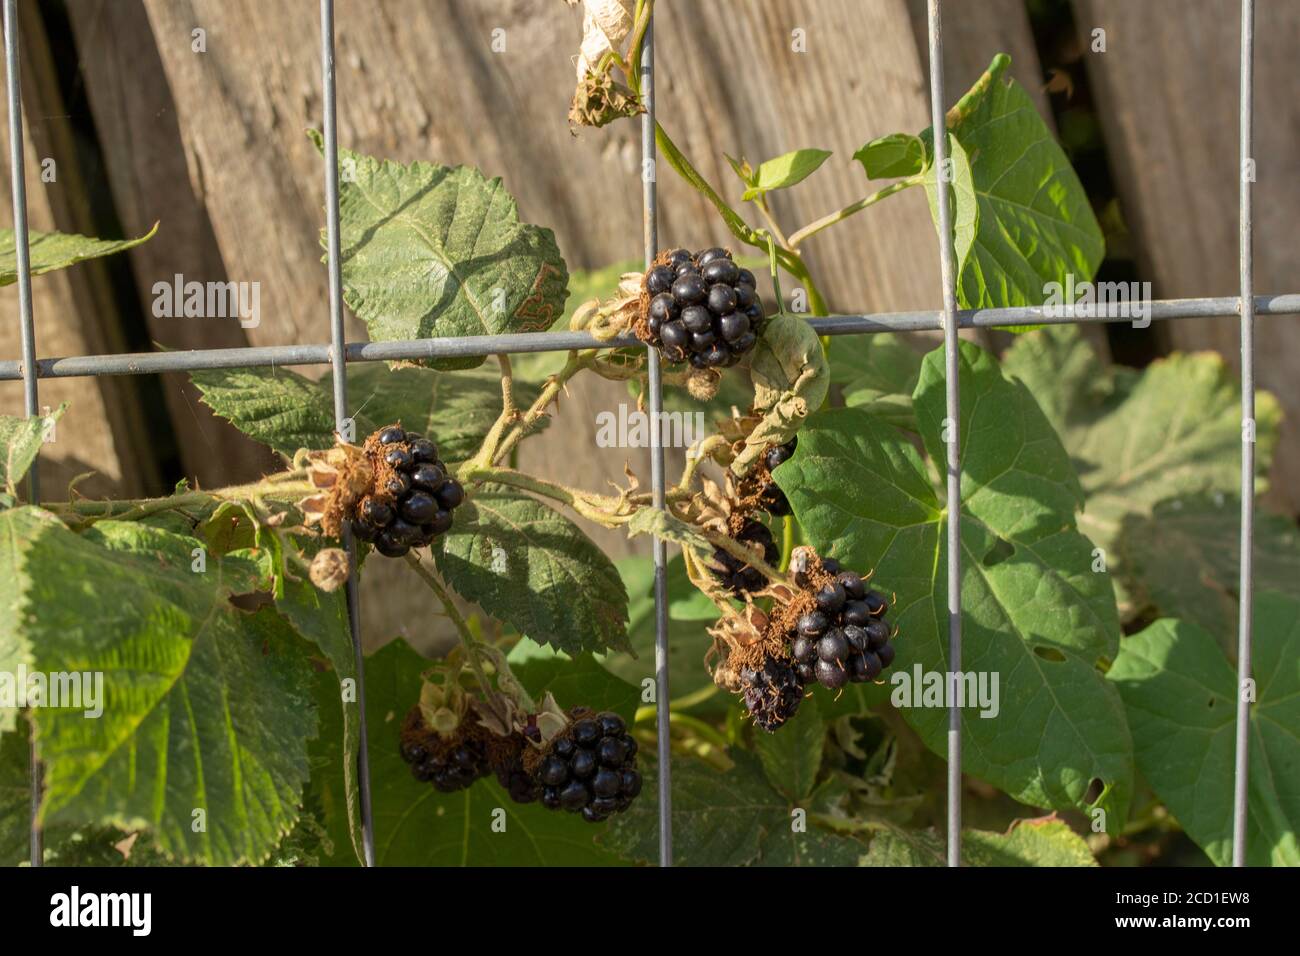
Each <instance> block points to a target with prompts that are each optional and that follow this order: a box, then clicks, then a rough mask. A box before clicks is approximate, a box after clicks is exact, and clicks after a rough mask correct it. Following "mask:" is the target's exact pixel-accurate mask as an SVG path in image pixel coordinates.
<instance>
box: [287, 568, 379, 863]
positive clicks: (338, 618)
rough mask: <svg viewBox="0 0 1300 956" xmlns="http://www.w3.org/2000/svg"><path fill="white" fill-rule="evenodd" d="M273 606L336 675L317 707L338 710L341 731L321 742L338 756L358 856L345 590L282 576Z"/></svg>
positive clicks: (356, 714)
mask: <svg viewBox="0 0 1300 956" xmlns="http://www.w3.org/2000/svg"><path fill="white" fill-rule="evenodd" d="M275 607H276V610H278V611H279V612H280V613H281V614H282V615H283V616H284V618H285V620H287V621H288V622H289V623H290V624H292V625H293V627H294V629H295V630H297V632H298V633H299V634H301V635H302V636H303V637H305V638H306V639H307V640H309V641H311V642H312V643H313V644H315V645H316V647H317V648H318V649H319V650H320V652H321V653H322V654H324V655H325V657H326V659H327V660H328V661H329V662H330V669H331V671H332V673H333V674H334V676H335V678H336V679H337V683H336V685H335V694H334V699H333V700H332V701H328V700H322V701H321V706H322V707H326V706H328V707H330V708H332V709H335V710H337V711H338V712H339V714H340V730H341V733H340V734H339V735H337V736H335V737H333V738H330V739H324V740H322V741H321V743H320V747H321V748H322V749H325V748H337V754H338V757H339V759H338V762H337V764H336V767H337V768H338V771H339V773H340V774H341V775H342V778H343V797H344V810H345V812H346V814H347V819H348V820H349V822H350V826H349V828H348V835H349V836H350V837H351V838H352V848H353V850H354V851H355V852H356V854H357V858H358V859H362V858H363V849H362V833H361V803H360V782H359V780H358V777H357V754H358V751H359V749H360V745H361V729H360V719H361V714H360V709H359V705H358V703H357V687H356V678H357V665H356V655H355V653H354V651H353V647H352V633H351V631H350V629H349V627H348V606H347V595H346V592H345V591H344V590H343V589H342V588H340V589H338V590H336V591H334V592H332V593H328V594H327V593H326V592H324V591H322V590H321V589H320V588H318V587H316V586H315V585H314V584H312V583H311V582H310V581H309V580H307V579H306V578H298V579H297V580H286V581H285V582H284V589H283V593H282V594H281V595H280V596H278V597H277V598H276V601H275Z"/></svg>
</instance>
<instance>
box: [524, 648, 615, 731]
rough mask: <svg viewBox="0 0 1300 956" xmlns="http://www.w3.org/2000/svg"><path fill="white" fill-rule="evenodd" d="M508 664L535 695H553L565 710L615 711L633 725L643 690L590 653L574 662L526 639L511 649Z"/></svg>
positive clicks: (571, 658) (572, 659) (580, 656)
mask: <svg viewBox="0 0 1300 956" xmlns="http://www.w3.org/2000/svg"><path fill="white" fill-rule="evenodd" d="M509 662H510V670H511V672H512V673H513V674H514V675H515V677H517V678H518V679H519V682H520V683H521V684H523V685H524V687H525V688H526V689H527V690H528V692H529V693H530V694H533V695H534V696H539V695H541V694H543V693H550V694H553V695H554V696H555V700H556V701H557V702H558V703H559V705H560V706H561V707H563V708H564V709H565V710H568V709H569V708H571V707H577V706H583V707H590V708H591V709H592V710H595V711H602V710H612V711H614V712H615V713H617V714H619V715H620V716H621V717H622V718H623V719H624V720H626V721H627V722H628V723H629V724H631V723H632V718H633V717H634V716H635V714H636V708H637V704H638V702H639V701H640V697H641V691H640V688H638V687H634V686H633V685H632V684H629V683H628V682H627V681H625V680H621V679H620V678H618V677H616V676H615V675H613V674H611V673H610V672H609V671H608V670H606V669H605V668H603V667H601V666H600V664H599V663H598V662H597V661H596V658H595V657H593V656H592V655H591V654H579V655H578V656H577V658H576V659H575V658H573V657H570V656H569V655H568V654H563V653H561V652H559V651H557V650H555V649H554V648H552V647H546V646H544V645H541V644H538V643H537V642H536V641H531V640H529V639H528V638H526V637H525V638H524V639H522V640H521V641H520V642H519V643H518V644H516V645H515V646H514V647H513V648H511V649H510V655H509Z"/></svg>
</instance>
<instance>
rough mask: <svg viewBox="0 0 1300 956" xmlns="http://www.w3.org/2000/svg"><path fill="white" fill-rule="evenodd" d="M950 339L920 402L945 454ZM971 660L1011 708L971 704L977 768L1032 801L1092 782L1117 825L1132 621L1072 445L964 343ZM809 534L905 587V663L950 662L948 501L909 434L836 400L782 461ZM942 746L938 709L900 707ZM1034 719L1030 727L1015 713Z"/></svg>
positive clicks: (1080, 796)
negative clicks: (1122, 658) (1078, 513)
mask: <svg viewBox="0 0 1300 956" xmlns="http://www.w3.org/2000/svg"><path fill="white" fill-rule="evenodd" d="M942 374H943V373H942V354H941V351H936V352H933V353H931V354H930V355H929V356H927V358H926V360H925V363H924V365H923V367H922V371H921V375H920V379H919V383H918V386H917V391H916V395H915V408H916V415H917V421H918V425H919V427H920V430H921V434H922V436H923V438H924V440H925V444H926V447H927V449H928V450H929V452H930V454H931V457H932V458H933V457H936V456H938V457H939V460H940V461H942V460H943V458H942V456H943V455H944V453H945V452H944V448H945V446H944V444H943V440H942V429H943V418H944V415H945V409H944V405H945V396H944V388H943V378H942ZM960 374H961V403H962V421H961V425H960V435H961V439H962V444H963V448H966V449H969V451H968V452H966V453H965V454H964V455H963V459H962V467H963V476H962V493H963V516H962V547H963V552H964V553H963V556H962V568H963V574H962V606H963V648H964V653H963V668H964V669H965V670H967V671H973V672H985V673H986V674H988V675H990V679H991V675H993V674H996V675H998V677H999V698H1000V699H999V708H1000V709H999V712H998V716H997V717H996V718H995V719H982V718H980V717H979V716H978V711H977V709H975V708H973V707H972V708H969V709H968V710H967V711H966V717H965V719H964V721H963V731H964V732H963V739H964V740H965V741H966V742H967V743H966V751H965V753H966V763H965V767H964V769H965V770H966V771H967V772H968V773H972V774H974V775H976V776H979V777H982V778H984V779H986V780H988V781H989V782H991V783H993V784H994V785H996V786H998V787H1000V788H1001V789H1003V790H1005V791H1006V792H1008V793H1010V794H1011V795H1012V796H1014V797H1016V799H1018V800H1021V801H1022V802H1025V803H1028V804H1031V805H1034V806H1049V807H1057V808H1061V809H1066V808H1071V807H1080V806H1084V805H1085V804H1084V797H1085V794H1086V793H1087V791H1088V789H1089V786H1090V784H1091V781H1092V780H1094V779H1100V780H1101V781H1102V782H1103V784H1104V785H1105V790H1104V791H1103V794H1102V796H1101V798H1100V802H1101V805H1102V806H1105V807H1106V808H1107V810H1108V816H1109V818H1110V825H1111V826H1112V827H1114V826H1118V825H1120V822H1121V821H1122V818H1123V816H1124V813H1125V812H1126V807H1127V803H1128V800H1129V795H1130V793H1131V789H1132V745H1131V743H1130V741H1129V739H1128V731H1127V728H1126V726H1125V724H1124V716H1123V711H1122V707H1121V706H1120V702H1119V700H1118V698H1117V697H1116V696H1115V695H1114V694H1113V693H1112V692H1111V688H1110V686H1109V685H1108V684H1107V683H1106V682H1105V680H1104V679H1103V678H1102V677H1101V675H1100V673H1099V672H1098V671H1097V669H1096V668H1097V664H1098V662H1099V661H1101V660H1102V659H1105V658H1112V657H1113V656H1114V654H1115V650H1116V646H1117V642H1118V638H1119V622H1118V618H1117V615H1116V611H1115V604H1114V596H1113V594H1112V591H1111V585H1110V581H1109V579H1108V578H1107V577H1106V576H1105V575H1104V574H1095V573H1093V571H1092V554H1091V551H1092V547H1091V544H1090V542H1088V540H1087V539H1086V538H1084V537H1083V535H1081V534H1079V533H1078V531H1076V530H1075V526H1074V511H1075V509H1076V508H1077V507H1078V506H1079V505H1080V504H1081V501H1082V496H1081V493H1080V490H1079V485H1078V482H1077V480H1076V478H1075V476H1074V473H1073V471H1072V469H1071V468H1070V463H1069V459H1068V456H1067V455H1066V453H1065V450H1064V448H1062V447H1061V444H1060V441H1059V439H1057V437H1056V435H1055V434H1054V433H1053V432H1052V429H1051V426H1050V425H1049V424H1048V423H1047V420H1046V419H1045V417H1044V416H1043V415H1042V413H1041V411H1039V409H1038V408H1037V406H1036V405H1035V404H1034V402H1033V398H1032V396H1030V395H1029V393H1028V392H1027V391H1026V390H1025V389H1024V388H1023V387H1022V386H1020V385H1019V384H1017V383H1014V382H1010V381H1008V380H1006V379H1005V378H1003V377H1002V376H1001V374H1000V373H999V371H998V368H997V366H996V364H995V363H994V362H993V360H992V358H991V357H989V356H988V355H987V354H986V353H984V352H983V351H982V350H980V349H978V348H977V347H975V346H973V345H969V344H967V343H963V345H962V354H961V362H960ZM774 477H775V478H776V480H777V483H778V484H779V485H780V486H781V488H782V489H783V490H785V492H786V494H787V496H788V497H789V498H790V501H791V503H792V505H793V506H794V510H795V514H796V516H797V517H798V519H799V521H800V524H801V526H802V527H803V528H804V529H805V531H806V532H807V534H808V537H809V539H810V541H811V543H812V544H813V545H814V546H816V547H817V548H818V549H819V552H820V553H822V554H827V553H829V554H833V555H834V556H835V557H836V558H838V559H839V560H840V561H841V562H843V563H844V564H845V565H846V566H847V567H850V568H854V569H857V570H860V571H867V570H871V569H873V568H874V570H875V578H874V581H875V583H876V586H877V587H881V588H884V589H885V590H887V591H891V590H892V591H895V592H896V593H897V601H896V603H895V604H894V606H893V609H892V610H891V611H890V620H891V621H892V622H893V623H895V624H896V625H897V626H898V628H899V636H898V638H897V641H896V645H895V646H896V647H897V649H898V650H897V654H898V656H897V659H896V662H895V664H894V666H893V673H894V674H895V675H898V674H905V675H909V674H910V673H911V671H912V669H913V668H914V667H915V666H918V665H919V666H921V667H922V668H923V669H924V670H925V671H927V672H929V671H944V670H946V659H947V630H948V627H947V599H946V588H945V585H946V574H945V567H946V561H947V552H946V531H945V528H944V515H943V513H942V511H941V510H940V508H939V502H938V498H937V496H936V494H935V491H934V490H933V489H932V488H931V486H930V483H929V480H928V479H927V477H926V471H925V467H924V465H923V463H922V461H921V459H920V456H919V455H918V454H917V452H916V450H915V449H914V448H913V447H912V445H911V444H910V443H908V442H907V441H906V439H905V438H904V437H903V436H902V435H901V434H900V433H899V432H898V431H897V430H895V429H892V428H889V427H888V426H886V425H884V424H882V423H879V422H877V421H875V420H874V419H873V418H872V417H871V416H870V415H868V414H866V413H864V412H861V411H859V410H857V409H847V408H846V409H836V410H830V411H823V412H820V413H818V414H817V415H816V416H813V418H811V419H810V420H809V422H808V423H807V424H806V425H805V427H804V429H803V430H802V431H801V432H800V436H799V446H798V449H797V450H796V452H795V455H794V457H793V458H792V459H791V460H790V461H788V462H786V463H785V464H783V465H781V466H780V467H778V468H777V469H776V471H775V473H774ZM902 712H903V716H904V717H905V718H906V719H907V720H908V722H909V723H910V724H912V726H913V727H914V728H916V730H917V731H918V733H920V735H921V737H922V738H923V739H924V740H925V742H926V744H927V745H928V746H929V747H930V748H931V749H932V750H934V751H935V752H936V753H939V754H942V753H944V750H945V740H946V732H947V712H946V710H945V709H944V708H942V707H913V706H906V707H903V708H902ZM1030 726H1032V727H1035V728H1040V729H1041V730H1040V732H1037V733H1035V734H1023V733H1008V732H1007V731H1006V728H1008V727H1030Z"/></svg>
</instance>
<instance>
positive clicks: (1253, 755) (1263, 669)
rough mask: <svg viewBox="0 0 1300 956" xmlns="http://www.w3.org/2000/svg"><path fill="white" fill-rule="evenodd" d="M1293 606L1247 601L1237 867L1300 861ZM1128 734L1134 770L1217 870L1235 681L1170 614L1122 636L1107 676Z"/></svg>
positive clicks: (1226, 815)
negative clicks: (1249, 656)
mask: <svg viewBox="0 0 1300 956" xmlns="http://www.w3.org/2000/svg"><path fill="white" fill-rule="evenodd" d="M1297 660H1300V601H1297V600H1296V599H1295V598H1294V597H1287V596H1285V595H1282V594H1278V593H1276V592H1271V591H1263V592H1260V594H1259V595H1258V596H1257V597H1256V600H1255V653H1254V667H1253V673H1254V675H1255V679H1256V687H1255V701H1256V703H1254V704H1253V705H1252V706H1251V708H1250V777H1249V784H1248V787H1247V793H1248V800H1249V811H1248V813H1247V819H1246V862H1247V864H1248V865H1250V866H1300V842H1297V839H1296V832H1297V830H1300V739H1298V738H1297V737H1296V728H1297V727H1300V667H1298V666H1297V663H1296V662H1297ZM1108 676H1109V677H1110V679H1111V680H1112V681H1114V683H1115V685H1116V686H1117V687H1119V692H1120V695H1121V696H1122V697H1123V698H1124V707H1125V709H1126V710H1127V711H1128V720H1129V726H1131V727H1132V728H1133V743H1134V749H1135V753H1136V756H1137V763H1138V769H1140V770H1141V771H1142V776H1143V777H1145V778H1146V780H1147V782H1148V783H1150V784H1151V787H1152V789H1153V790H1155V792H1156V795H1157V796H1158V797H1159V798H1160V799H1161V800H1162V801H1163V802H1164V803H1165V805H1166V806H1168V807H1169V811H1170V812H1171V813H1172V814H1173V815H1174V816H1175V817H1176V818H1177V819H1178V822H1179V823H1180V824H1181V825H1182V827H1183V829H1184V830H1185V831H1186V832H1187V835H1188V836H1190V837H1191V838H1192V839H1193V840H1195V841H1196V844H1197V845H1198V846H1199V847H1200V848H1201V849H1202V850H1204V851H1205V852H1206V854H1207V855H1208V856H1209V857H1210V859H1211V860H1213V861H1214V862H1215V863H1216V864H1218V865H1219V866H1227V865H1228V864H1229V863H1231V861H1232V796H1233V795H1232V786H1233V765H1234V755H1235V748H1236V740H1235V735H1236V722H1237V707H1236V701H1237V686H1238V685H1237V675H1236V672H1235V670H1234V669H1233V667H1232V665H1230V664H1229V663H1228V661H1227V659H1226V658H1225V657H1224V656H1223V652H1222V651H1221V650H1220V649H1219V647H1218V645H1217V644H1216V642H1215V640H1214V638H1213V637H1212V636H1211V635H1210V634H1208V633H1206V632H1205V631H1203V630H1201V629H1200V628H1199V627H1197V626H1196V625H1195V624H1188V623H1184V622H1182V621H1176V620H1172V619H1169V618H1162V619H1161V620H1159V621H1156V622H1155V623H1154V624H1152V625H1151V626H1150V627H1148V628H1147V629H1146V630H1144V631H1142V632H1141V633H1139V634H1134V635H1133V636H1132V637H1127V638H1125V639H1124V643H1123V648H1122V650H1121V651H1120V655H1119V657H1118V658H1117V659H1116V661H1115V664H1114V666H1113V667H1111V669H1110V673H1109V675H1108Z"/></svg>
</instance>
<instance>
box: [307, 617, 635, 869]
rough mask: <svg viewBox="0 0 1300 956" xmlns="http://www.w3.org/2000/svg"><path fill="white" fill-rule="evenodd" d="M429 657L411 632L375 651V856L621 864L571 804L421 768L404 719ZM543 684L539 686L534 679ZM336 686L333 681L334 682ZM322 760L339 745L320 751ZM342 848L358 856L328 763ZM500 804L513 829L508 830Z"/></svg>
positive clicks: (333, 823)
mask: <svg viewBox="0 0 1300 956" xmlns="http://www.w3.org/2000/svg"><path fill="white" fill-rule="evenodd" d="M428 667H429V661H428V660H426V659H425V658H423V657H420V656H419V655H418V654H416V653H415V652H414V651H413V650H411V648H410V647H409V646H408V645H407V644H406V643H405V642H404V641H402V640H400V639H399V640H396V641H393V642H392V643H389V644H386V645H385V646H384V647H382V648H380V650H378V651H376V652H375V653H374V654H372V655H371V656H370V657H369V658H367V660H366V717H367V730H368V734H369V737H368V741H369V752H370V785H371V795H372V801H373V807H374V819H375V859H376V862H377V863H378V864H379V865H380V866H551V867H559V866H617V865H619V863H620V862H621V861H620V860H619V859H618V858H617V857H616V856H614V855H613V854H611V853H609V852H608V851H606V850H604V849H602V848H600V847H598V846H596V845H594V844H593V842H592V836H593V827H592V825H591V824H589V823H585V822H584V821H583V820H582V819H581V818H579V817H576V816H575V815H574V814H571V813H562V812H557V811H554V810H547V809H545V808H544V807H542V806H541V805H540V804H537V803H532V804H518V803H514V802H513V801H511V800H510V798H509V797H508V796H506V794H505V793H504V792H503V791H502V790H501V788H500V787H499V786H498V785H497V783H496V781H495V779H485V780H480V781H478V782H477V783H475V784H474V785H473V786H472V787H470V788H469V789H468V790H464V791H461V792H460V793H454V794H441V793H438V792H437V791H436V790H434V789H433V787H431V786H430V785H429V784H427V783H420V782H419V781H417V780H416V779H415V778H414V777H412V776H411V769H410V767H409V766H407V764H406V763H405V762H404V761H403V760H402V758H401V756H400V755H399V754H398V751H397V736H398V728H399V727H400V725H401V721H402V718H403V716H405V714H406V712H407V710H408V709H410V707H411V705H412V704H414V703H415V702H416V701H417V700H418V699H419V696H420V684H421V678H420V673H421V672H422V671H424V670H426V669H428ZM534 689H536V687H534ZM325 692H326V693H333V688H331V687H329V686H328V685H326V689H325ZM321 713H322V727H321V729H322V737H323V738H327V737H329V736H331V735H336V734H337V733H338V732H339V730H340V728H339V726H338V719H339V718H338V712H337V709H333V710H330V709H322V712H321ZM320 756H321V758H322V761H323V762H324V761H327V760H337V759H338V755H337V753H334V754H332V755H324V754H321V755H320ZM317 783H319V785H320V786H321V789H323V790H324V791H325V792H324V793H323V794H322V805H323V808H324V815H325V820H326V824H327V828H328V831H329V834H330V836H331V837H332V839H333V842H334V845H335V850H334V856H333V858H332V859H330V860H329V861H328V862H330V863H333V864H336V865H338V864H342V865H355V863H356V860H355V858H353V857H352V855H351V854H346V855H345V854H341V853H340V852H339V849H338V847H339V846H341V845H346V843H347V834H346V827H347V821H346V817H345V816H344V814H343V813H341V812H340V808H341V807H342V806H343V805H344V801H343V794H342V773H341V772H339V770H338V768H337V767H331V766H328V764H327V765H326V766H325V767H324V768H323V775H322V772H318V775H317V777H316V778H314V782H313V786H314V787H315V786H316V785H317ZM498 809H500V810H502V811H504V822H505V830H504V831H503V832H498V828H497V826H496V825H497V822H498V817H499V815H496V814H495V811H497V810H498Z"/></svg>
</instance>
